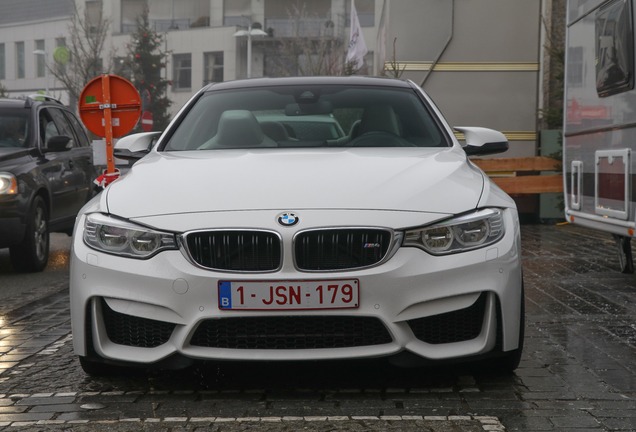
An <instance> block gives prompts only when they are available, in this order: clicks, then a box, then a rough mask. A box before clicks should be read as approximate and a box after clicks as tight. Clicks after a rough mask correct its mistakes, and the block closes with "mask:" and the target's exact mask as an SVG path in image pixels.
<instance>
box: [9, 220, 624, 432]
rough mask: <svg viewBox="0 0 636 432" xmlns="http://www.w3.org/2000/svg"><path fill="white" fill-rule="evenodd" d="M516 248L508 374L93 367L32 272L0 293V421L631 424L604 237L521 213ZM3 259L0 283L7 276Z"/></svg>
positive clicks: (230, 425) (613, 259)
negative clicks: (520, 264) (520, 267)
mask: <svg viewBox="0 0 636 432" xmlns="http://www.w3.org/2000/svg"><path fill="white" fill-rule="evenodd" d="M522 247H523V261H524V278H525V290H526V315H527V317H526V324H527V327H526V336H525V352H524V356H523V360H522V364H521V366H520V368H519V369H518V370H517V371H516V373H514V374H511V375H502V374H498V373H493V372H489V371H485V370H483V368H474V367H470V366H466V365H455V366H446V367H434V368H433V367H429V368H421V369H419V368H418V369H398V368H395V367H392V366H390V365H389V364H387V363H386V362H385V361H383V360H371V361H355V362H326V363H269V364H251V363H212V362H208V363H201V364H198V365H196V366H195V367H192V368H189V369H186V370H183V371H178V372H160V371H151V372H143V373H142V372H135V373H132V374H129V375H126V376H121V377H116V378H115V377H110V378H91V377H88V376H87V375H85V374H84V373H83V372H82V370H81V368H80V366H79V363H78V361H77V360H76V357H75V356H74V355H73V353H72V347H71V345H72V336H71V334H70V315H69V308H68V285H67V283H66V284H65V283H64V279H60V280H56V282H55V284H57V285H56V286H54V287H51V286H50V283H49V282H47V279H46V278H44V279H42V280H43V282H42V286H41V290H40V291H38V290H37V288H38V287H37V286H36V287H34V288H31V289H29V290H27V291H26V292H25V293H23V294H21V293H15V294H12V295H11V296H9V297H8V298H6V299H5V300H3V301H2V302H1V303H0V430H33V431H36V430H37V431H40V430H60V431H61V430H68V429H71V428H72V429H73V430H78V431H83V430H116V431H118V430H121V431H128V430H142V429H143V430H218V431H247V430H264V431H283V430H285V431H291V430H306V431H337V430H356V431H357V430H360V431H363V430H364V431H385V430H386V431H389V430H390V431H397V430H400V431H416V430H417V431H484V430H511V431H512V430H520V431H543V430H571V431H588V430H589V431H601V430H606V431H610V430H611V431H613V430H621V431H629V430H632V431H634V430H636V283H635V278H634V275H625V274H621V273H620V272H619V267H618V259H617V256H616V252H615V246H614V243H613V241H612V239H611V236H610V235H608V234H605V233H600V232H596V231H591V230H587V229H583V228H580V227H576V226H572V225H564V226H547V225H524V226H523V227H522ZM3 270H4V269H3V268H1V267H0V291H1V290H3V289H5V287H6V286H8V284H11V283H15V280H16V275H15V274H13V273H11V272H10V271H6V272H4V273H3ZM38 292H41V293H42V294H41V295H40V296H38V295H37V293H38Z"/></svg>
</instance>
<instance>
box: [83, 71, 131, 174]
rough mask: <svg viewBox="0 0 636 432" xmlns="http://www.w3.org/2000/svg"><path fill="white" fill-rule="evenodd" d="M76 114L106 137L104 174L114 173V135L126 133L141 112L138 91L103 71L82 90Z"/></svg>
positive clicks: (89, 126) (93, 130)
mask: <svg viewBox="0 0 636 432" xmlns="http://www.w3.org/2000/svg"><path fill="white" fill-rule="evenodd" d="M79 114H80V118H81V119H82V122H83V123H84V125H85V126H86V127H87V128H88V130H90V131H91V132H93V133H94V134H95V135H97V136H100V137H103V138H105V139H106V161H107V169H106V172H105V173H104V174H105V175H107V174H111V175H112V174H114V173H115V172H116V170H115V158H114V156H113V138H119V137H121V136H124V135H126V134H127V133H128V132H130V131H131V130H132V129H133V128H134V127H135V125H136V124H137V121H138V120H139V115H140V114H141V98H140V96H139V92H137V89H136V88H135V86H133V85H132V84H131V83H130V82H129V81H127V80H125V79H124V78H122V77H119V76H117V75H106V74H104V75H102V76H99V77H97V78H95V79H93V80H92V81H91V82H89V83H88V84H86V87H84V90H82V93H81V95H80V101H79ZM107 183H109V182H107Z"/></svg>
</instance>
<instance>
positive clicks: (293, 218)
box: [278, 212, 299, 227]
mask: <svg viewBox="0 0 636 432" xmlns="http://www.w3.org/2000/svg"><path fill="white" fill-rule="evenodd" d="M298 220H299V219H298V216H297V215H296V214H295V213H290V212H284V213H281V214H279V215H278V223H279V224H281V225H282V226H287V227H290V226H294V225H296V224H297V223H298Z"/></svg>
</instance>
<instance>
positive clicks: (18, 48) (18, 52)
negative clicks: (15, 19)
mask: <svg viewBox="0 0 636 432" xmlns="http://www.w3.org/2000/svg"><path fill="white" fill-rule="evenodd" d="M24 56H25V47H24V41H18V42H15V78H16V79H24V78H26V65H25V58H24Z"/></svg>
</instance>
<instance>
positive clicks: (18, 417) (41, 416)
mask: <svg viewBox="0 0 636 432" xmlns="http://www.w3.org/2000/svg"><path fill="white" fill-rule="evenodd" d="M53 416H54V413H33V414H31V413H21V414H2V415H0V421H3V422H5V421H9V422H23V421H37V420H49V419H51V418H52V417H53Z"/></svg>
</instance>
